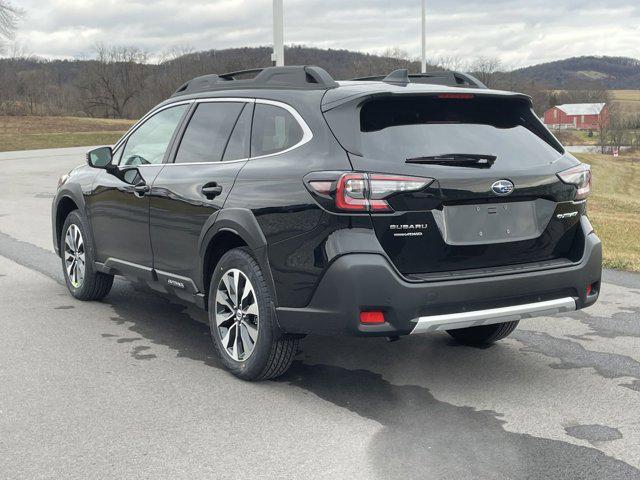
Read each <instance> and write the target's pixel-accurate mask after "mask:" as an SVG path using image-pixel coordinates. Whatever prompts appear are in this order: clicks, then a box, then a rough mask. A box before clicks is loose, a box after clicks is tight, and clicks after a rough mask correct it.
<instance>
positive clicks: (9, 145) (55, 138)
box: [0, 116, 134, 151]
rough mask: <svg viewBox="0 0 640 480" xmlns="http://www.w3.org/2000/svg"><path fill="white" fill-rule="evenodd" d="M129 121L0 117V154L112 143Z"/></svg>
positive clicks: (130, 123)
mask: <svg viewBox="0 0 640 480" xmlns="http://www.w3.org/2000/svg"><path fill="white" fill-rule="evenodd" d="M133 122H134V121H133V120H111V119H103V118H79V117H8V116H0V151H12V150H31V149H37V148H57V147H82V146H88V145H109V144H112V143H114V142H115V141H117V140H118V138H120V137H121V136H122V134H123V133H124V132H125V131H126V130H127V129H128V128H129V127H130V126H131V125H132V124H133Z"/></svg>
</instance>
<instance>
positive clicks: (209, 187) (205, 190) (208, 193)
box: [202, 183, 222, 199]
mask: <svg viewBox="0 0 640 480" xmlns="http://www.w3.org/2000/svg"><path fill="white" fill-rule="evenodd" d="M221 193H222V187H221V186H220V185H218V184H217V183H207V184H206V185H205V186H204V187H202V194H203V195H204V196H205V197H207V198H208V199H212V198H215V197H217V196H218V195H220V194H221Z"/></svg>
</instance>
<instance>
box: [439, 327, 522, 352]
mask: <svg viewBox="0 0 640 480" xmlns="http://www.w3.org/2000/svg"><path fill="white" fill-rule="evenodd" d="M518 323H519V322H518V321H515V322H504V323H496V324H493V325H481V326H479V327H467V328H460V329H456V330H447V333H448V334H449V335H451V336H452V337H453V338H455V339H456V340H457V341H458V342H460V343H462V344H463V345H469V346H472V347H483V346H487V345H491V344H492V343H494V342H497V341H498V340H502V339H503V338H505V337H507V336H509V335H510V334H511V332H513V331H514V330H515V329H516V327H517V326H518Z"/></svg>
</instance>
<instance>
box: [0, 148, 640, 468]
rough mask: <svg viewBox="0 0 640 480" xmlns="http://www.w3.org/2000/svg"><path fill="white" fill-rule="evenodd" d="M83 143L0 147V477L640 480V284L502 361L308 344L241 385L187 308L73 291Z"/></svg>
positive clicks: (445, 342)
mask: <svg viewBox="0 0 640 480" xmlns="http://www.w3.org/2000/svg"><path fill="white" fill-rule="evenodd" d="M86 150H87V149H85V148H81V149H60V150H41V151H31V152H20V153H0V172H2V173H0V186H1V188H0V478H2V479H5V478H6V479H22V478H24V479H34V478H55V479H61V478H79V479H80V478H81V479H87V478H119V479H122V478H185V479H187V478H188V479H198V478H216V479H218V478H219V479H227V478H229V479H234V478H292V479H293V478H309V479H311V478H313V479H315V478H327V479H328V478H330V479H340V478H352V479H360V478H362V479H377V478H381V479H394V478H402V479H410V478H437V479H463V478H480V479H499V478H500V479H501V478H510V479H520V478H535V479H539V478H553V479H571V478H576V479H618V478H619V479H632V478H640V470H638V469H639V468H640V447H639V446H640V348H639V347H640V275H633V274H627V273H620V272H612V271H607V272H605V282H604V284H603V286H602V294H601V297H600V302H599V303H598V304H596V305H595V306H594V307H592V308H590V309H588V310H585V311H581V312H575V313H572V314H570V315H566V316H562V317H556V318H542V319H535V320H526V321H523V322H521V324H520V327H519V329H518V330H516V332H515V333H514V334H513V335H512V336H511V337H509V338H508V339H506V340H504V341H502V342H500V343H499V344H497V345H495V346H493V347H491V348H487V349H475V348H469V347H463V346H459V345H457V344H456V343H455V342H454V341H453V340H452V339H450V338H449V337H448V335H446V334H444V333H442V334H431V335H425V336H414V337H410V338H404V339H402V340H401V341H399V342H394V343H387V342H386V341H385V340H384V339H364V340H363V339H351V338H322V337H308V338H306V339H305V340H304V341H303V342H302V344H301V351H300V352H299V354H298V356H297V359H296V362H295V364H294V367H293V368H292V369H291V371H290V372H289V373H288V374H287V375H286V376H284V377H283V378H281V379H279V380H277V381H271V382H264V383H246V382H242V381H239V380H237V379H235V378H234V377H232V376H231V375H229V374H228V373H226V372H225V371H224V370H222V369H221V365H220V364H219V362H218V361H217V359H216V358H215V356H214V351H213V348H212V346H211V344H210V339H209V333H208V328H207V327H206V326H205V325H204V324H202V323H201V322H202V321H204V320H205V315H204V314H203V313H202V312H199V311H198V310H196V309H194V308H193V307H190V306H187V305H186V304H182V303H180V302H178V301H177V300H175V299H171V298H165V297H163V296H161V295H158V294H156V293H153V292H152V291H150V290H147V289H145V288H142V287H138V286H135V285H133V284H131V283H129V282H126V281H124V280H119V281H117V282H116V285H115V287H114V289H113V290H112V292H111V293H110V295H109V296H108V297H107V298H106V299H105V301H104V302H101V303H82V302H78V301H76V300H74V299H73V298H72V297H71V296H69V295H68V294H67V293H66V289H65V288H64V287H63V284H62V272H61V267H60V260H59V259H58V258H57V257H56V256H55V254H54V253H53V249H52V244H51V233H50V231H51V227H50V219H49V215H50V203H51V198H52V197H53V192H54V189H55V187H56V182H57V179H58V177H59V176H60V175H61V174H63V173H66V172H67V171H68V170H70V169H71V168H72V167H73V166H75V165H77V164H79V163H81V162H82V161H83V153H84V151H86Z"/></svg>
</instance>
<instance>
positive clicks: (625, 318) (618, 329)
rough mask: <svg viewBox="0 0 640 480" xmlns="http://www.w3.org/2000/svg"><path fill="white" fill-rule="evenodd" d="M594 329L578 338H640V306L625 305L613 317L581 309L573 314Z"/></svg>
mask: <svg viewBox="0 0 640 480" xmlns="http://www.w3.org/2000/svg"><path fill="white" fill-rule="evenodd" d="M571 316H572V317H573V318H575V319H577V320H579V321H580V322H581V323H583V324H584V325H586V326H587V327H589V328H590V329H591V330H592V331H591V332H588V333H585V334H584V335H581V336H578V337H577V338H584V339H586V338H589V337H590V336H591V337H604V338H616V337H636V338H640V307H624V309H623V310H622V311H621V312H618V313H614V314H613V315H612V316H611V317H600V316H597V315H591V314H590V313H587V312H584V311H579V312H575V313H574V314H572V315H571Z"/></svg>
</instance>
